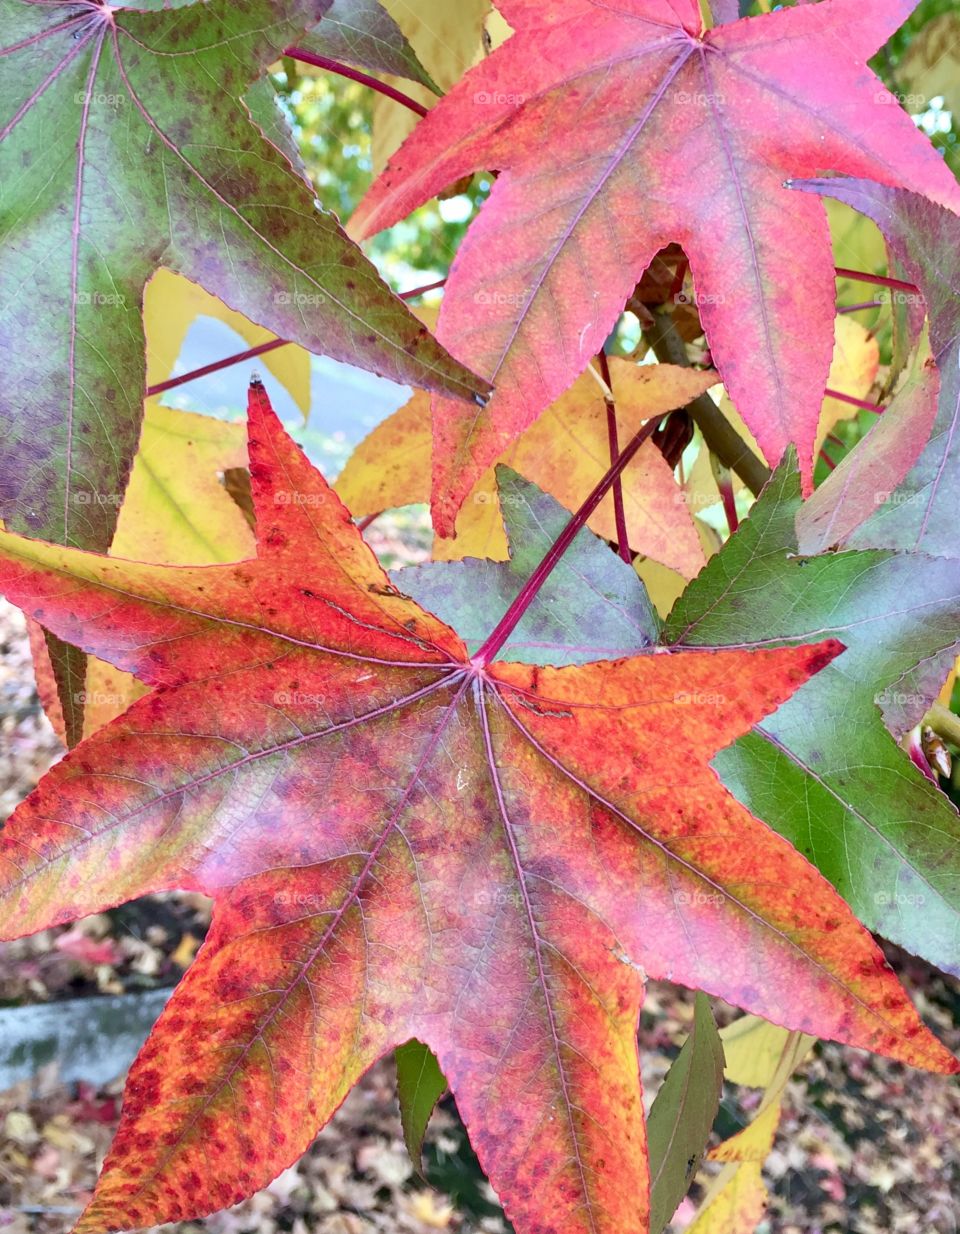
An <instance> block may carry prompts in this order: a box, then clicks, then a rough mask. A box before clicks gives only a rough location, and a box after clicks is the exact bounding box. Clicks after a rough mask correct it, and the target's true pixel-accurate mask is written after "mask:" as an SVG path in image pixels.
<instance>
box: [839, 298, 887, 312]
mask: <svg viewBox="0 0 960 1234" xmlns="http://www.w3.org/2000/svg"><path fill="white" fill-rule="evenodd" d="M878 308H883V301H882V300H862V301H861V302H860V303H859V304H838V305H837V312H838V313H840V314H843V313H859V312H862V311H863V310H864V309H878Z"/></svg>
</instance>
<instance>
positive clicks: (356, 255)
mask: <svg viewBox="0 0 960 1234" xmlns="http://www.w3.org/2000/svg"><path fill="white" fill-rule="evenodd" d="M326 7H327V3H326V0H242V2H238V0H209V2H206V3H192V4H183V3H178V4H176V5H175V6H171V7H167V6H163V7H161V6H160V5H159V4H157V3H151V4H149V5H146V6H144V8H142V9H134V8H121V7H118V6H114V5H109V4H101V3H98V2H95V0H78V2H77V3H60V2H53V3H32V2H29V0H2V3H0V18H2V28H3V36H2V43H3V45H2V47H0V62H2V63H3V66H4V72H3V84H2V88H0V139H2V140H0V184H2V185H3V196H2V202H0V282H2V286H3V289H4V294H3V296H2V305H3V307H2V310H0V323H2V329H3V332H4V334H5V336H6V337H5V339H4V374H5V381H4V388H3V396H2V402H0V434H2V436H3V438H4V443H5V444H4V451H3V455H2V458H0V516H2V517H3V518H4V519H6V521H7V525H8V526H12V527H14V528H15V529H17V530H21V531H24V532H26V533H29V534H32V535H36V536H42V537H43V538H45V539H48V540H56V541H57V542H60V543H72V544H77V545H80V546H82V547H86V548H95V549H100V550H105V549H106V548H107V547H108V546H109V543H110V538H111V535H112V533H113V529H114V526H115V523H116V512H117V508H118V506H119V503H120V499H121V497H122V494H123V491H124V487H125V484H126V480H127V475H128V472H129V468H130V465H131V461H132V458H133V455H134V452H135V450H136V446H137V439H138V435H139V431H140V422H141V415H142V403H143V375H144V336H143V325H142V321H141V304H142V299H143V291H144V286H145V284H146V282H147V280H148V279H149V278H150V277H151V275H152V274H153V273H154V272H155V271H156V270H157V268H158V267H160V266H164V267H166V268H168V269H170V270H174V271H176V272H178V273H181V274H187V275H189V276H190V277H191V278H192V279H194V280H196V281H197V282H199V283H201V284H202V285H203V286H204V287H205V288H206V289H207V290H208V291H210V292H213V293H215V294H216V295H217V296H218V297H219V298H220V299H221V300H223V301H224V303H225V304H227V305H228V306H229V307H230V308H233V309H236V310H238V311H240V312H242V313H244V314H245V315H246V316H247V317H249V318H251V319H253V320H255V321H257V322H259V323H260V324H261V325H263V326H266V327H267V328H269V329H270V330H271V331H273V332H274V333H276V334H279V335H281V336H282V337H284V338H290V339H293V340H294V341H296V342H298V343H300V344H302V345H303V346H305V347H307V348H308V349H310V350H312V351H317V352H321V353H324V354H327V355H332V356H335V357H337V358H338V359H341V360H345V361H348V362H350V363H358V364H361V365H363V366H365V367H367V368H370V369H373V370H374V371H377V372H380V373H383V374H385V375H387V376H390V377H392V378H394V379H397V380H400V381H410V382H412V383H414V384H418V385H425V386H428V387H431V388H436V389H440V388H443V389H444V390H446V391H447V392H448V393H451V394H454V395H462V396H464V397H467V398H470V397H472V396H473V394H474V393H476V392H478V391H480V390H482V389H483V388H484V387H483V383H478V382H477V381H476V380H475V379H473V378H472V376H471V375H470V374H469V373H468V372H467V371H466V370H465V369H464V368H463V367H462V366H460V365H459V364H457V363H456V362H454V361H453V360H451V359H450V357H449V356H447V355H446V353H445V352H444V351H443V349H442V348H441V347H439V346H438V345H437V344H436V342H435V341H434V340H433V339H432V337H431V336H430V335H429V333H428V331H427V330H426V329H424V327H423V326H422V325H421V324H420V323H419V322H418V321H417V320H416V319H415V318H414V317H413V316H412V315H411V314H410V313H409V311H408V310H407V309H406V307H405V306H403V305H402V304H401V303H400V302H399V301H398V300H397V299H396V298H395V297H394V296H393V295H392V294H391V293H390V292H389V290H388V289H387V288H386V287H385V285H384V284H383V283H382V282H381V280H380V279H379V277H378V275H377V274H376V271H375V270H374V268H373V267H372V266H371V265H370V264H369V263H368V262H367V260H366V258H365V257H364V256H363V255H362V254H361V253H360V252H359V251H358V250H357V249H356V247H355V246H353V245H352V244H351V243H350V242H349V241H348V240H347V239H346V237H345V236H344V235H343V232H342V231H341V230H340V227H339V225H338V224H337V221H336V219H335V218H334V217H333V216H332V215H327V214H324V213H322V212H321V211H320V210H319V209H318V208H317V206H316V203H315V194H314V192H313V190H312V189H311V187H310V185H309V183H308V182H307V181H306V180H305V179H304V178H303V176H302V175H300V174H299V173H298V172H297V171H296V170H295V169H294V168H293V167H292V166H291V164H290V162H289V160H288V158H287V156H286V154H285V153H284V152H283V151H282V150H281V149H279V148H278V146H277V145H276V144H274V142H272V141H271V140H269V138H268V135H267V134H265V132H264V130H263V129H262V128H261V127H260V126H259V125H258V124H257V123H256V122H255V120H254V119H253V118H252V116H251V110H250V109H249V108H248V106H246V105H245V104H244V101H243V97H242V96H243V95H244V93H245V92H246V91H247V90H248V87H250V86H251V83H253V82H254V81H255V80H256V79H257V78H258V76H259V75H260V74H261V73H263V72H264V71H265V70H266V68H267V66H268V65H269V64H270V63H271V61H273V60H275V59H276V58H277V57H278V55H279V53H280V51H281V50H282V49H283V48H284V47H285V46H286V45H287V44H288V43H289V42H291V41H292V39H294V38H295V37H296V35H298V34H300V33H302V32H303V31H304V30H306V29H308V28H309V27H311V26H312V25H313V24H314V23H315V22H316V20H317V18H318V17H319V16H320V14H321V12H322V11H323V10H324V9H325V8H326ZM268 101H269V100H268ZM271 107H272V108H273V112H274V113H275V112H276V108H275V106H273V103H272V101H271ZM254 111H255V112H256V114H257V115H261V114H262V112H263V100H262V98H260V99H259V100H258V103H257V105H256V107H255V108H254ZM275 121H276V115H275V114H274V116H273V118H272V120H271V121H270V124H271V126H273V125H274V124H275ZM264 123H266V121H265V122H264Z"/></svg>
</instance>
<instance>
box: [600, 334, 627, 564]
mask: <svg viewBox="0 0 960 1234" xmlns="http://www.w3.org/2000/svg"><path fill="white" fill-rule="evenodd" d="M597 363H598V364H599V365H600V372H601V373H602V374H603V380H604V381H605V382H606V385H607V391H608V393H607V394H605V395H604V399H603V401H604V403H605V404H606V408H607V441H608V443H609V448H610V466H611V467H612V466H613V465H614V463H615V462H616V461H617V459H618V458H619V457H620V442H619V439H618V433H617V405H616V403H615V402H614V401H613V385H612V384H611V379H610V365H609V364H608V363H607V353H606V352H605V351H603V350H601V351H600V353H599V354H598V356H597ZM610 492H611V496H612V497H613V518H614V523H615V524H616V528H617V551H618V552H619V554H620V556H621V557H622V558H623V560H624V561H625V562H626V563H627V565H628V566H629V565H631V564H632V562H633V556H632V554H631V552H630V541H629V538H628V536H627V514H626V511H625V510H624V507H623V479H622V477H621V476H617V478H616V480H614V482H613V487H612V488H611V490H610Z"/></svg>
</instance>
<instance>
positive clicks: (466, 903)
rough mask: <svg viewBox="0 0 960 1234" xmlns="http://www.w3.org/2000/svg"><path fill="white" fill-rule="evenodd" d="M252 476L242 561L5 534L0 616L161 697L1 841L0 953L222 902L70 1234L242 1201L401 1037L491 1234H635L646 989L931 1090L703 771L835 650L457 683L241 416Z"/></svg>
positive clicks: (865, 988) (61, 770) (405, 609)
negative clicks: (57, 639)
mask: <svg viewBox="0 0 960 1234" xmlns="http://www.w3.org/2000/svg"><path fill="white" fill-rule="evenodd" d="M249 454H250V471H251V477H252V487H253V496H254V500H255V504H256V512H257V521H258V528H259V539H258V556H257V558H256V560H252V561H245V562H241V563H238V564H236V565H212V566H206V567H169V566H157V565H147V564H143V563H136V562H128V561H120V560H117V559H113V558H106V557H100V556H97V555H94V554H90V553H84V552H80V551H78V550H75V549H70V548H63V547H60V546H54V545H48V544H44V543H41V542H38V541H35V540H30V539H25V538H23V537H20V536H17V535H14V534H11V533H3V534H2V535H0V586H2V587H3V589H4V591H5V593H6V594H7V595H8V596H10V597H11V598H12V599H14V600H15V601H16V602H18V603H19V604H21V605H22V606H23V607H24V608H25V610H26V611H28V612H29V613H30V614H31V615H32V616H33V617H35V618H37V619H38V620H42V621H43V622H44V623H46V624H47V625H48V626H49V627H51V628H53V629H54V630H56V631H57V633H58V634H59V635H60V636H61V637H63V638H66V639H69V640H73V641H75V642H77V643H78V644H79V645H80V646H82V647H83V648H84V650H86V651H87V652H89V653H92V654H96V655H99V656H101V657H104V658H106V659H109V660H110V661H111V662H113V663H114V664H116V665H117V667H119V668H122V669H124V670H128V671H132V672H135V673H137V675H138V676H140V677H141V678H142V679H143V680H144V681H145V682H146V683H147V684H149V685H151V686H153V687H154V689H153V691H152V693H150V694H149V695H147V696H146V697H144V698H142V699H140V700H139V701H138V702H136V703H134V705H133V706H132V707H131V708H130V710H129V711H128V712H126V713H125V714H124V715H123V716H121V717H119V718H118V719H116V720H115V721H113V722H112V723H111V724H110V725H108V726H107V727H106V728H104V729H102V730H100V732H98V733H97V734H96V735H95V736H93V737H92V738H90V739H89V740H87V741H85V742H84V743H82V744H81V745H80V746H78V747H77V749H76V750H74V751H72V752H71V753H70V754H68V755H67V756H66V757H65V758H64V759H63V761H62V762H60V763H58V764H57V765H56V767H55V768H54V769H53V770H52V771H51V772H50V773H49V774H48V775H47V776H46V777H45V779H44V780H43V781H42V782H41V784H40V785H39V786H38V788H37V790H36V791H35V793H34V794H32V796H31V797H29V798H28V799H27V800H26V802H25V803H23V805H21V807H20V808H19V809H18V811H17V812H16V813H15V814H14V815H13V817H12V818H11V820H10V822H9V823H8V824H7V827H6V828H5V830H4V832H3V833H2V836H0V920H2V921H3V923H4V925H3V928H4V931H5V933H7V934H10V933H22V932H24V931H31V930H36V929H41V928H44V927H47V926H49V925H51V924H53V923H56V922H61V921H64V920H67V919H69V918H71V917H74V916H79V915H83V914H85V913H89V912H92V911H95V910H97V909H100V908H103V907H105V906H106V905H110V904H116V903H118V902H120V901H122V900H124V899H126V898H129V897H130V896H134V895H140V894H143V893H145V892H153V891H160V890H163V889H169V888H174V887H181V888H187V889H192V890H199V891H203V892H205V893H206V894H209V895H212V896H213V897H214V899H215V910H214V919H213V925H212V928H211V931H210V934H209V936H208V938H207V940H206V942H205V943H204V945H203V947H202V949H201V951H200V953H199V955H198V957H197V960H196V962H195V964H194V965H193V966H192V967H191V968H190V970H189V971H188V973H187V975H186V976H185V977H184V979H183V981H182V982H181V984H180V986H179V987H178V989H177V990H176V992H175V993H174V995H173V997H172V998H171V1000H170V1002H169V1004H168V1005H167V1007H166V1009H165V1010H164V1012H163V1014H162V1015H161V1017H160V1019H159V1021H158V1023H157V1026H156V1028H155V1030H154V1032H153V1033H152V1035H151V1037H150V1039H149V1040H148V1042H147V1044H146V1045H145V1046H144V1048H143V1050H142V1051H141V1054H140V1055H139V1057H138V1060H137V1062H136V1063H135V1065H134V1068H133V1070H132V1072H131V1074H130V1077H129V1080H128V1083H127V1090H126V1094H125V1097H124V1105H123V1118H122V1121H121V1125H120V1128H119V1130H118V1133H117V1137H116V1140H115V1143H114V1145H113V1148H112V1150H111V1153H110V1155H109V1157H108V1159H107V1161H106V1163H105V1167H104V1172H103V1175H102V1177H101V1179H100V1182H99V1184H98V1188H97V1191H96V1194H95V1196H94V1198H93V1200H92V1201H91V1204H90V1206H89V1208H88V1209H87V1211H86V1213H85V1214H84V1215H83V1216H82V1217H81V1219H80V1221H79V1224H78V1226H77V1230H78V1231H80V1232H82V1234H94V1232H95V1231H96V1232H102V1231H104V1230H107V1229H116V1228H117V1227H121V1228H126V1227H129V1226H137V1225H148V1224H149V1225H152V1224H154V1223H159V1222H163V1221H169V1220H175V1219H178V1218H181V1217H186V1216H194V1215H197V1214H200V1213H203V1212H207V1211H209V1210H211V1209H214V1208H217V1207H221V1206H225V1205H228V1204H231V1203H233V1202H234V1201H236V1200H238V1199H240V1198H241V1197H243V1196H245V1195H248V1194H250V1193H251V1192H252V1191H254V1190H255V1189H257V1188H258V1187H260V1186H262V1185H264V1184H265V1183H266V1182H267V1180H268V1179H270V1178H272V1177H273V1176H274V1175H276V1174H277V1173H278V1172H279V1171H280V1170H281V1169H282V1168H284V1167H285V1166H286V1165H288V1164H289V1163H290V1162H291V1161H293V1160H294V1159H295V1158H296V1157H297V1156H298V1155H299V1154H300V1153H301V1152H302V1151H303V1150H304V1149H305V1148H306V1146H307V1145H308V1144H309V1142H310V1140H311V1139H312V1137H313V1135H314V1133H315V1131H316V1130H317V1128H318V1127H320V1126H321V1125H322V1124H323V1123H324V1122H325V1121H326V1120H327V1119H328V1118H329V1117H330V1115H331V1114H332V1113H333V1111H334V1110H335V1109H336V1108H337V1106H338V1105H339V1104H340V1102H341V1101H342V1099H343V1097H344V1095H345V1094H346V1092H347V1091H348V1089H349V1088H350V1086H351V1084H352V1083H353V1082H354V1081H355V1080H356V1079H357V1077H358V1076H359V1075H360V1074H361V1073H362V1072H363V1071H364V1070H365V1069H366V1068H368V1067H369V1066H370V1065H371V1064H372V1063H373V1062H374V1061H375V1060H376V1059H377V1058H379V1057H380V1056H381V1055H382V1054H384V1053H385V1052H386V1051H387V1050H389V1049H391V1048H393V1047H395V1046H396V1045H398V1044H400V1043H402V1042H405V1041H407V1040H408V1039H411V1038H416V1039H418V1040H420V1041H422V1042H424V1043H425V1044H426V1045H428V1046H430V1047H431V1049H433V1051H434V1052H435V1054H436V1056H437V1059H438V1061H439V1063H440V1065H441V1067H442V1070H443V1074H444V1075H445V1076H446V1078H447V1080H448V1081H449V1083H450V1086H451V1089H452V1090H453V1092H454V1093H455V1094H456V1098H457V1103H458V1108H459V1109H460V1111H461V1113H462V1114H463V1117H464V1120H465V1122H466V1124H467V1127H468V1128H469V1131H470V1135H471V1138H472V1141H473V1144H474V1146H475V1147H476V1149H477V1153H478V1156H479V1159H480V1161H481V1164H482V1165H483V1167H484V1169H485V1170H486V1172H487V1174H488V1176H489V1177H490V1180H491V1182H492V1184H493V1186H494V1187H495V1188H496V1190H497V1192H498V1194H499V1195H500V1196H501V1197H502V1199H503V1202H504V1204H505V1207H506V1210H507V1212H508V1213H509V1214H510V1215H511V1217H512V1219H513V1220H514V1221H515V1223H516V1225H517V1227H518V1229H519V1230H521V1231H523V1232H527V1234H547V1232H548V1231H549V1232H551V1234H560V1232H562V1234H586V1232H587V1231H590V1232H591V1234H642V1232H643V1231H644V1230H645V1229H646V1226H647V1207H648V1204H647V1192H648V1177H647V1164H646V1154H645V1142H644V1127H643V1116H642V1106H641V1100H640V1087H639V1073H638V1060H637V1039H636V1030H637V1021H638V1016H639V1011H640V1005H641V998H642V990H643V972H646V973H649V974H650V975H652V976H656V977H666V978H668V979H672V980H675V981H678V982H681V983H683V984H685V985H689V986H694V987H701V988H703V989H705V990H706V991H708V992H712V993H715V994H718V995H722V996H723V997H725V998H727V999H729V1000H730V1001H732V1002H734V1003H736V1004H739V1005H741V1006H743V1007H745V1008H748V1009H750V1010H752V1011H754V1012H756V1013H757V1014H760V1015H764V1016H767V1017H769V1018H773V1019H775V1020H777V1021H778V1022H782V1023H784V1024H786V1025H788V1026H790V1027H793V1028H797V1029H803V1030H804V1031H809V1032H811V1033H816V1034H818V1035H821V1036H824V1037H831V1038H837V1039H839V1040H843V1041H846V1042H849V1043H851V1044H855V1045H860V1046H864V1047H867V1048H871V1049H875V1050H879V1051H881V1052H884V1053H888V1054H890V1055H891V1056H892V1057H895V1058H898V1059H901V1060H903V1061H904V1062H908V1063H912V1064H916V1065H920V1066H927V1067H930V1068H934V1069H938V1070H942V1071H953V1070H956V1069H957V1064H956V1063H955V1061H954V1060H953V1058H952V1057H951V1056H950V1055H949V1054H948V1053H947V1051H946V1050H945V1049H944V1048H943V1047H942V1046H941V1045H940V1044H939V1043H938V1042H937V1041H936V1040H935V1039H934V1038H933V1037H932V1036H931V1035H930V1034H929V1032H928V1031H927V1030H926V1029H925V1028H924V1026H923V1025H922V1023H921V1021H920V1020H919V1018H918V1016H917V1015H916V1013H915V1011H914V1009H913V1007H912V1006H911V1005H910V1003H909V1001H908V1000H907V998H906V996H905V994H904V992H903V990H902V989H901V988H900V986H899V984H898V982H897V980H896V978H895V977H894V975H893V973H892V972H891V971H890V969H889V968H888V966H887V965H886V963H885V961H884V959H883V956H882V954H881V953H880V951H879V950H878V948H877V947H876V945H875V944H874V942H873V940H872V939H871V938H870V936H869V935H868V934H867V932H866V931H865V930H864V929H863V927H862V926H860V925H859V923H857V922H856V920H855V919H854V918H853V917H852V915H851V914H850V912H849V910H848V909H847V908H846V906H845V905H844V904H843V902H842V901H841V900H840V898H839V897H838V896H837V895H836V893H835V892H833V890H832V889H831V888H830V887H829V885H828V884H827V883H826V882H825V881H824V880H823V878H822V877H821V875H820V874H819V873H817V871H816V870H814V868H813V867H812V866H810V865H809V864H808V863H807V861H806V860H805V859H804V858H803V857H801V856H800V855H799V854H798V853H797V852H796V851H795V850H794V849H793V848H791V847H790V845H789V844H787V843H786V842H785V841H784V840H783V839H781V838H780V837H778V836H776V835H775V834H774V833H773V832H771V831H770V830H769V829H768V828H767V827H765V826H764V825H763V824H761V823H759V822H757V821H756V820H755V819H753V818H752V817H751V815H750V814H748V813H747V811H746V810H745V809H743V807H741V806H740V805H739V804H737V803H736V802H735V801H734V800H733V798H732V797H730V796H729V795H728V794H726V793H725V792H724V791H723V790H722V789H721V787H720V786H719V784H718V782H717V780H716V777H715V776H714V774H713V772H712V771H710V770H709V768H708V766H707V762H708V760H709V759H710V758H711V757H712V756H713V755H714V754H715V753H716V751H717V750H718V749H719V748H720V747H721V746H722V745H724V744H725V743H727V742H729V741H730V740H732V739H733V738H734V737H736V736H737V734H739V733H741V732H744V731H745V730H746V729H747V728H749V726H750V725H751V724H753V723H755V722H757V721H758V720H759V719H760V718H761V717H763V716H764V715H766V714H767V713H769V712H770V710H771V709H772V708H774V707H776V706H777V704H778V703H780V702H781V701H782V700H783V699H785V698H786V697H787V696H788V695H790V694H791V693H792V692H793V690H794V689H796V687H797V686H798V685H799V684H800V683H802V682H803V681H804V680H806V679H807V678H808V677H809V676H810V674H811V673H814V672H816V671H817V670H818V669H819V668H821V667H822V666H823V665H824V664H825V663H827V662H828V661H830V660H831V659H832V658H833V657H834V656H835V655H836V654H837V653H838V651H839V650H840V647H839V644H837V643H835V642H826V643H819V644H817V645H815V646H800V647H789V648H780V649H777V650H771V651H761V652H754V653H745V652H742V651H737V650H729V651H690V652H680V653H675V654H674V653H670V652H666V653H661V654H648V655H645V656H637V657H634V658H632V659H625V660H620V661H600V662H594V663H589V664H584V665H577V666H573V667H569V668H542V667H538V666H534V665H526V664H520V663H509V662H499V661H491V659H490V655H489V653H487V655H486V656H485V655H483V654H478V655H477V656H475V657H473V658H470V657H468V655H467V653H466V650H465V648H464V646H463V644H462V642H461V641H460V639H459V637H458V636H457V635H456V634H455V633H454V632H453V631H452V630H450V629H449V627H447V626H445V625H443V624H442V623H441V622H440V621H438V620H437V619H436V618H435V617H434V616H432V615H431V614H430V613H428V612H426V611H424V610H423V609H421V608H420V607H419V606H417V605H416V604H415V603H414V602H413V601H412V600H410V599H408V598H406V597H404V596H403V595H401V594H400V593H399V592H397V590H396V589H395V587H393V586H392V585H391V583H390V581H389V579H388V578H387V576H386V575H385V574H384V573H383V572H382V570H381V568H380V567H379V565H378V563H377V561H376V559H375V558H374V556H373V554H372V553H371V551H370V550H369V548H368V547H367V546H366V544H365V543H364V542H363V540H362V538H361V536H360V534H359V533H358V531H357V529H356V527H355V525H354V524H353V522H352V520H351V519H350V516H349V514H348V512H347V511H346V510H345V508H344V507H343V506H342V505H341V504H340V502H339V501H338V499H337V498H336V497H335V495H334V494H333V492H332V491H331V490H330V488H329V487H328V486H327V484H326V482H325V481H324V480H323V479H322V477H321V476H320V475H319V474H318V473H317V472H316V471H315V470H314V469H313V468H312V467H311V466H310V465H309V464H308V463H307V461H306V459H305V458H304V457H303V455H302V453H301V452H300V451H299V449H298V448H297V447H296V446H295V445H294V444H293V443H292V442H291V441H290V439H289V438H288V437H287V436H286V434H285V433H284V432H283V430H282V428H281V427H280V425H279V423H278V421H277V420H276V418H275V417H274V416H273V413H272V412H271V411H270V409H269V404H268V401H267V398H266V395H265V393H264V391H263V389H262V387H260V386H259V385H255V386H254V387H253V388H252V390H251V399H250V422H249ZM214 1160H215V1161H216V1168H215V1169H214V1168H211V1162H212V1161H214Z"/></svg>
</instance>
